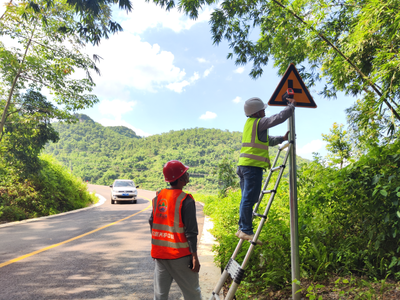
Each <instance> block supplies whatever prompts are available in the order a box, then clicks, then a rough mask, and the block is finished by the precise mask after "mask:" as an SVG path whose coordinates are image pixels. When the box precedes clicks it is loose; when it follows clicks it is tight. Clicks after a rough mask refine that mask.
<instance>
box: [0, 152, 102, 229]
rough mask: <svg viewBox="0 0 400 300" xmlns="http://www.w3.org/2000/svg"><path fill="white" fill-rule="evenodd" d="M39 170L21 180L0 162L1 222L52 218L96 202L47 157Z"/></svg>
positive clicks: (57, 163) (14, 171)
mask: <svg viewBox="0 0 400 300" xmlns="http://www.w3.org/2000/svg"><path fill="white" fill-rule="evenodd" d="M38 166H39V167H38V170H37V171H36V172H35V174H31V176H23V175H22V174H20V173H19V172H18V169H15V168H13V167H10V166H9V165H7V164H5V163H4V162H2V161H1V160H0V222H1V221H18V220H24V219H29V218H36V217H41V216H48V215H54V214H58V213H61V212H66V211H71V210H74V209H78V208H83V207H86V206H88V205H90V204H93V203H95V202H97V201H98V200H97V198H96V197H95V196H94V195H93V194H90V193H89V192H88V191H87V186H86V184H85V183H83V182H82V180H81V179H79V178H77V177H75V176H73V175H72V174H71V172H69V171H68V170H67V169H66V168H65V167H64V166H62V165H61V164H60V163H59V162H57V161H56V160H55V159H54V158H53V157H51V156H49V155H41V156H40V157H39V163H38Z"/></svg>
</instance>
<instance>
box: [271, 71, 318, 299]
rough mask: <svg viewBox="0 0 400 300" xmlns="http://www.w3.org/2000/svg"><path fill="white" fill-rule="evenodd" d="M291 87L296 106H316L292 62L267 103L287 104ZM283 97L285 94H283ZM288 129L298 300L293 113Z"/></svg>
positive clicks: (297, 276) (294, 286)
mask: <svg viewBox="0 0 400 300" xmlns="http://www.w3.org/2000/svg"><path fill="white" fill-rule="evenodd" d="M288 89H291V93H292V92H294V99H295V100H296V107H308V108H316V107H317V105H316V104H315V102H314V100H313V98H312V97H311V95H310V92H309V91H308V89H307V87H306V86H305V84H304V82H303V80H302V79H301V77H300V75H299V72H298V71H297V69H296V67H295V66H294V64H290V65H289V67H288V69H287V70H286V72H285V74H284V75H283V77H282V79H281V82H280V83H279V85H278V86H277V88H276V89H275V92H274V93H273V94H272V96H271V99H270V100H269V101H268V105H271V106H287V102H286V101H285V99H282V96H283V95H284V94H285V93H286V92H287V90H288ZM284 97H285V96H284ZM288 131H289V132H290V136H289V141H290V142H292V143H293V145H292V147H291V151H290V154H289V201H290V202H289V205H290V247H291V254H292V255H291V266H292V299H293V300H300V296H301V295H300V293H297V291H298V290H299V289H300V286H299V285H298V284H296V283H295V280H300V261H299V260H300V258H299V229H298V210H297V165H296V128H295V121H294V112H293V115H292V116H291V117H290V118H289V124H288Z"/></svg>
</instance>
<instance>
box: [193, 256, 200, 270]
mask: <svg viewBox="0 0 400 300" xmlns="http://www.w3.org/2000/svg"><path fill="white" fill-rule="evenodd" d="M192 261H193V268H192V272H196V273H199V271H200V261H199V258H198V257H197V252H195V253H192Z"/></svg>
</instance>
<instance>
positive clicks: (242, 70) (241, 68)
mask: <svg viewBox="0 0 400 300" xmlns="http://www.w3.org/2000/svg"><path fill="white" fill-rule="evenodd" d="M233 72H234V73H238V74H242V73H243V72H244V67H239V68H237V69H236V70H235V71H233Z"/></svg>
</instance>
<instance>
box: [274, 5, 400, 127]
mask: <svg viewBox="0 0 400 300" xmlns="http://www.w3.org/2000/svg"><path fill="white" fill-rule="evenodd" d="M272 2H274V3H275V4H277V5H278V6H280V7H282V8H283V9H285V10H288V11H289V12H290V13H291V14H292V15H293V16H294V17H295V18H296V19H297V20H299V21H300V22H301V23H303V24H304V25H306V26H307V27H308V28H309V29H311V30H312V31H314V32H315V33H316V34H318V36H319V37H320V38H321V39H322V40H323V41H324V42H325V43H327V44H328V46H330V47H331V48H333V49H334V50H335V51H336V52H337V53H339V55H340V56H341V57H343V58H344V59H345V60H346V61H347V62H348V63H349V64H350V66H352V67H353V69H354V70H356V72H357V73H358V74H359V75H360V76H361V78H362V79H363V80H364V81H366V82H367V84H368V85H369V86H370V87H371V88H372V89H373V90H374V91H375V93H376V94H378V96H379V98H382V92H381V88H380V87H379V86H378V85H376V84H375V83H374V82H372V80H371V79H370V78H369V77H368V76H366V75H365V74H364V73H363V72H362V71H361V70H360V69H359V68H358V67H357V66H356V65H355V64H354V63H353V62H352V61H351V60H350V58H348V57H347V56H346V55H345V54H344V53H343V52H342V51H340V50H339V48H337V47H336V46H335V45H334V44H332V43H331V41H329V40H328V39H327V38H326V37H325V36H324V35H323V34H322V33H320V32H319V31H318V30H316V29H315V28H314V27H313V26H312V25H310V24H308V23H307V22H306V21H304V20H303V19H302V18H301V17H300V16H299V15H297V14H296V13H295V12H294V11H293V10H292V9H290V8H288V7H286V6H284V5H283V4H282V3H280V2H279V1H277V0H272ZM389 99H390V97H389ZM382 100H383V102H385V104H386V105H387V106H388V107H389V109H390V111H391V112H392V114H394V115H395V116H396V118H397V120H399V121H400V115H399V114H398V113H397V111H396V110H395V109H394V108H393V107H392V106H391V105H390V103H389V102H388V101H387V100H386V99H382ZM390 100H391V101H393V100H392V99H390Z"/></svg>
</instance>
